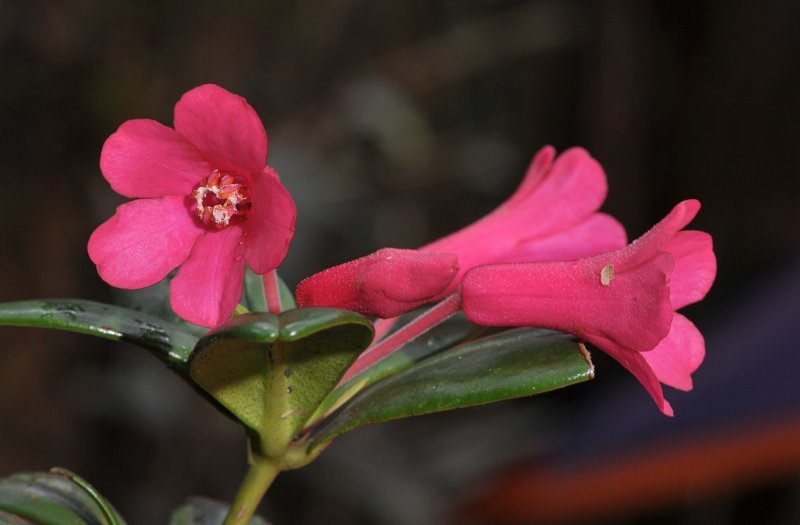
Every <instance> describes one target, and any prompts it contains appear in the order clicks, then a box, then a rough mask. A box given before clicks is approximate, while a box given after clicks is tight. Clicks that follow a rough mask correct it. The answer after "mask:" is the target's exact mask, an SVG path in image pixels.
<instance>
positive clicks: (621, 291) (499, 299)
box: [461, 200, 716, 415]
mask: <svg viewBox="0 0 800 525" xmlns="http://www.w3.org/2000/svg"><path fill="white" fill-rule="evenodd" d="M699 208H700V203H699V202H698V201H694V200H689V201H684V202H682V203H680V204H678V205H677V206H676V207H675V208H674V209H673V210H672V212H670V214H669V215H667V216H666V217H665V218H664V219H663V220H662V221H661V222H659V223H658V224H657V225H656V226H654V227H653V228H652V229H651V230H650V231H649V232H647V233H646V234H644V235H643V236H642V237H640V238H639V239H637V240H636V241H634V242H633V243H631V244H629V245H628V246H626V247H624V248H622V249H619V250H616V251H613V252H610V253H606V254H602V255H597V256H594V257H589V258H583V259H577V260H573V261H565V262H563V261H562V262H539V263H517V264H501V265H485V266H480V267H476V268H474V269H472V270H470V271H468V272H467V273H466V275H465V276H464V279H463V282H462V287H461V294H462V300H463V309H464V312H465V314H466V316H467V318H468V319H469V320H470V321H472V322H474V323H476V324H479V325H484V326H536V327H540V328H551V329H554V330H561V331H564V332H568V333H571V334H574V335H576V336H578V337H579V338H581V339H583V340H585V341H588V342H590V343H592V344H594V345H596V346H598V347H599V348H600V349H602V350H604V351H605V352H607V353H608V354H610V355H611V356H612V357H614V358H615V359H616V360H617V361H619V362H620V363H621V364H622V365H623V366H624V367H625V368H627V369H628V370H629V371H630V372H632V373H633V374H634V375H635V376H636V378H637V379H638V380H639V381H640V382H641V383H642V384H643V385H644V387H645V388H646V389H647V391H648V392H649V393H650V395H651V396H652V397H653V399H654V400H655V402H656V404H657V405H658V407H659V408H660V409H661V410H662V412H664V413H665V414H668V415H671V414H672V408H671V407H670V405H669V403H668V402H667V401H666V400H665V399H664V395H663V391H662V389H661V383H662V382H663V383H665V384H668V385H670V386H673V387H676V388H680V389H684V390H688V389H691V387H692V383H691V374H692V373H693V372H694V371H695V370H696V369H697V367H698V366H699V365H700V363H701V362H702V360H703V357H704V353H705V344H704V341H703V337H702V335H701V334H700V332H699V331H698V330H697V328H696V327H695V326H694V325H693V324H692V323H691V322H690V321H689V320H688V319H686V318H685V317H683V316H682V315H680V314H678V313H676V312H675V311H676V310H678V309H680V308H682V307H683V306H686V305H688V304H691V303H694V302H696V301H699V300H700V299H702V298H703V297H704V296H705V294H706V293H707V292H708V290H709V288H710V287H711V284H712V282H713V280H714V277H715V275H716V258H715V256H714V252H713V250H712V243H711V236H710V235H708V234H707V233H704V232H698V231H680V230H681V229H682V228H683V227H685V226H686V225H687V224H688V223H689V222H690V221H691V220H692V219H693V218H694V216H695V215H696V214H697V211H698V210H699Z"/></svg>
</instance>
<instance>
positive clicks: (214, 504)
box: [169, 497, 269, 525]
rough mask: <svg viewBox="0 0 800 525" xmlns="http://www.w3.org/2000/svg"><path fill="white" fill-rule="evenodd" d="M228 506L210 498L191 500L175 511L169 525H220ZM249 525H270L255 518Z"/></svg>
mask: <svg viewBox="0 0 800 525" xmlns="http://www.w3.org/2000/svg"><path fill="white" fill-rule="evenodd" d="M228 508H229V507H228V505H226V504H224V503H220V502H218V501H214V500H211V499H208V498H197V497H195V498H189V500H188V501H187V502H186V503H184V504H183V505H181V506H180V507H178V508H177V509H175V512H173V513H172V517H171V518H170V520H169V525H219V524H220V523H222V520H224V519H225V515H226V514H227V513H228ZM248 525H269V523H267V522H266V521H264V520H263V519H261V518H259V517H258V516H253V518H251V519H250V521H249V522H248Z"/></svg>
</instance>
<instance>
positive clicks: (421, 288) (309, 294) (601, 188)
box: [298, 146, 626, 318]
mask: <svg viewBox="0 0 800 525" xmlns="http://www.w3.org/2000/svg"><path fill="white" fill-rule="evenodd" d="M606 192H607V185H606V177H605V174H604V173H603V169H602V167H600V164H598V162H597V161H596V160H594V159H593V158H592V157H591V156H589V154H588V153H587V152H586V151H585V150H584V149H582V148H572V149H569V150H567V151H566V152H564V153H563V154H562V155H561V156H559V157H558V158H557V159H556V158H555V150H554V149H553V148H552V147H550V146H547V147H545V148H542V150H541V151H539V152H538V153H537V154H536V156H535V157H534V159H533V161H532V162H531V165H530V167H529V168H528V172H527V173H526V175H525V178H524V179H523V181H522V183H521V184H520V186H519V188H518V189H517V191H516V192H515V193H514V194H513V195H512V196H511V198H509V199H508V200H507V201H506V202H504V203H503V204H502V205H500V207H498V208H497V209H496V210H494V211H493V212H491V213H490V214H489V215H487V216H485V217H483V218H482V219H480V220H478V221H477V222H475V223H473V224H472V225H470V226H467V227H465V228H463V229H462V230H460V231H458V232H456V233H453V234H451V235H448V236H447V237H443V238H442V239H439V240H438V241H435V242H433V243H431V244H428V245H427V246H423V247H422V248H420V250H419V252H420V253H429V254H434V253H436V254H445V253H450V254H454V256H455V257H457V266H458V268H459V269H458V271H457V273H456V275H455V276H453V277H451V276H450V275H449V274H448V275H447V276H446V279H447V282H441V289H440V290H439V291H438V292H436V293H434V294H431V288H432V283H431V279H434V278H436V277H437V276H438V278H439V279H440V280H441V279H443V278H444V277H445V274H432V275H428V276H427V277H428V278H427V279H426V280H425V281H417V283H418V284H417V286H418V288H417V289H414V285H415V281H413V280H412V281H408V282H406V281H403V285H402V286H403V291H402V293H403V294H404V295H405V296H407V297H413V298H414V300H411V301H406V302H405V304H404V305H403V306H402V307H401V305H400V304H399V303H398V304H396V305H395V306H396V308H393V309H391V310H387V309H385V308H384V305H383V304H382V297H381V296H380V295H377V294H363V293H362V292H363V291H364V285H363V283H362V277H360V276H359V274H358V273H357V272H353V271H351V270H352V267H351V266H350V265H352V264H353V263H356V262H357V261H352V262H351V263H346V264H345V265H342V266H338V267H335V268H330V269H328V270H325V271H324V272H322V274H325V275H326V278H324V279H323V278H320V277H318V276H319V275H320V274H317V275H314V276H312V277H310V278H309V279H307V280H306V281H304V282H303V283H302V285H301V288H298V295H302V298H300V299H299V301H300V304H301V305H307V306H311V305H316V306H337V307H340V308H347V306H345V304H346V303H347V304H353V303H354V301H352V300H351V299H347V300H346V301H345V300H344V299H342V298H345V297H346V298H351V297H359V299H358V301H357V302H358V311H359V312H361V313H364V314H366V315H373V316H377V317H383V318H387V317H394V316H397V315H400V314H401V313H404V312H407V311H409V310H412V309H414V308H416V307H418V306H420V305H421V304H423V303H424V302H436V301H439V300H441V299H443V298H444V297H446V296H448V295H450V294H452V293H453V292H455V291H456V290H457V289H458V287H459V284H460V283H461V278H462V276H463V275H464V273H465V272H466V271H467V270H469V269H470V268H473V267H475V266H478V265H482V264H490V263H506V262H522V261H529V262H530V261H546V260H563V259H572V258H576V257H583V256H587V255H594V254H597V253H602V252H605V251H609V250H613V249H616V248H619V247H621V246H624V245H625V243H626V236H625V230H624V228H623V227H622V226H621V225H620V224H619V223H618V222H617V221H616V220H615V219H614V218H612V217H611V216H609V215H606V214H603V213H596V211H597V209H598V208H599V207H600V205H601V204H602V203H603V200H604V199H605V197H606ZM365 259H369V258H368V257H367V258H365ZM365 259H359V260H358V261H361V263H366V260H365ZM429 264H430V261H428V260H426V259H425V258H424V257H422V256H421V255H420V256H417V257H411V256H406V257H404V258H403V259H401V260H397V261H395V264H393V265H392V270H391V271H387V273H385V274H383V275H382V276H381V278H382V279H383V280H384V281H385V284H384V285H383V286H384V289H385V290H387V293H391V287H392V285H393V283H394V284H396V283H395V281H394V276H395V275H396V273H397V272H399V273H401V274H407V275H411V274H425V273H426V272H427V269H426V268H427V265H429ZM381 268H388V267H386V266H383V267H381V266H371V267H370V272H371V274H372V279H373V280H376V279H378V272H380V271H382V270H381ZM334 275H335V276H336V278H333V276H334ZM373 299H376V300H377V302H376V303H374V304H373V302H372V300H373ZM422 299H425V300H424V301H422Z"/></svg>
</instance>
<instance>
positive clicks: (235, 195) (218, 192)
mask: <svg viewBox="0 0 800 525" xmlns="http://www.w3.org/2000/svg"><path fill="white" fill-rule="evenodd" d="M245 182H246V181H245V180H244V179H243V178H241V177H234V176H233V175H228V174H227V173H220V171H219V170H214V171H212V172H211V175H209V176H208V177H206V178H205V180H203V181H202V183H201V184H200V185H199V186H197V187H196V188H195V189H194V190H193V191H192V197H194V200H195V203H196V204H195V212H196V213H197V216H198V217H200V220H201V221H203V224H205V225H206V226H212V225H213V226H214V227H216V228H217V229H220V230H221V229H222V228H225V227H226V226H228V225H230V224H232V223H236V222H239V221H241V220H244V219H245V218H246V217H247V214H248V213H250V206H251V204H250V190H249V189H248V187H247V186H246V185H245Z"/></svg>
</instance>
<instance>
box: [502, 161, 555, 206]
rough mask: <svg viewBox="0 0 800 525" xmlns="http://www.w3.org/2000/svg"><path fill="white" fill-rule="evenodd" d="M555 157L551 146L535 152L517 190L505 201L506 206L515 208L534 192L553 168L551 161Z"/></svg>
mask: <svg viewBox="0 0 800 525" xmlns="http://www.w3.org/2000/svg"><path fill="white" fill-rule="evenodd" d="M555 157H556V149H555V148H554V147H553V146H545V147H543V148H542V149H540V150H539V151H537V152H536V155H534V156H533V160H532V161H531V163H530V166H528V171H526V172H525V177H524V178H523V179H522V183H520V185H519V187H518V188H517V190H516V191H515V192H514V194H513V195H511V198H510V199H508V200H507V201H506V205H508V206H516V205H517V204H518V203H519V201H524V200H525V199H527V198H528V197H529V196H530V195H531V194H532V193H533V192H535V191H536V188H538V186H539V184H541V183H542V181H543V180H544V179H545V177H547V174H548V173H549V172H550V168H551V167H552V166H553V159H555Z"/></svg>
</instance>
